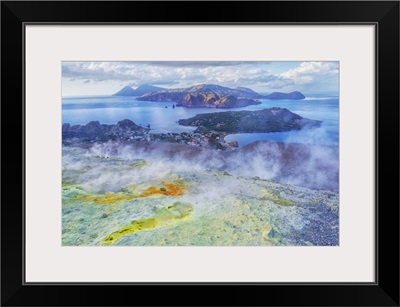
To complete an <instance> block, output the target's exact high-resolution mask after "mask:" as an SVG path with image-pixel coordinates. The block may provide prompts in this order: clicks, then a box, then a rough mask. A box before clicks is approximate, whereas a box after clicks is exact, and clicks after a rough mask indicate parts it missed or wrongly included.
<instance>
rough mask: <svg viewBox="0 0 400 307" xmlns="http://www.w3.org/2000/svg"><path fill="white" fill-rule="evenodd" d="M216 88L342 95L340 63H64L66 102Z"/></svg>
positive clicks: (63, 83)
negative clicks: (149, 90)
mask: <svg viewBox="0 0 400 307" xmlns="http://www.w3.org/2000/svg"><path fill="white" fill-rule="evenodd" d="M143 84H147V85H153V86H158V87H163V88H168V89H170V88H186V87H190V86H193V85H197V84H216V85H220V86H226V87H230V88H235V87H239V86H241V87H248V88H250V89H252V90H254V91H256V92H258V93H262V94H264V93H271V92H293V91H299V92H302V93H303V94H304V95H306V96H312V95H323V96H338V94H339V62H325V61H324V62H310V61H307V62H232V61H224V62H222V61H219V62H217V61H216V62H208V61H199V62H70V61H68V62H62V97H74V96H107V95H112V94H114V93H116V92H118V91H119V90H120V89H121V88H123V87H125V86H130V87H132V88H137V87H139V86H140V85H143Z"/></svg>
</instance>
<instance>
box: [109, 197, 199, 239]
mask: <svg viewBox="0 0 400 307" xmlns="http://www.w3.org/2000/svg"><path fill="white" fill-rule="evenodd" d="M192 211H193V207H192V205H190V204H185V203H181V202H176V203H174V204H173V205H170V206H168V207H166V208H162V209H161V210H159V211H158V212H157V214H156V215H155V216H154V217H152V218H148V219H143V220H137V221H132V223H131V225H128V226H125V227H123V228H121V229H119V230H117V231H115V232H113V233H111V234H109V235H108V236H107V237H105V238H104V239H103V243H105V244H108V245H112V244H113V243H114V242H115V241H117V240H118V239H119V238H120V237H122V236H126V235H129V234H133V233H135V232H138V231H144V230H150V229H153V228H158V227H163V226H168V225H172V224H173V223H174V222H176V221H179V220H183V219H186V218H188V217H190V214H191V212H192Z"/></svg>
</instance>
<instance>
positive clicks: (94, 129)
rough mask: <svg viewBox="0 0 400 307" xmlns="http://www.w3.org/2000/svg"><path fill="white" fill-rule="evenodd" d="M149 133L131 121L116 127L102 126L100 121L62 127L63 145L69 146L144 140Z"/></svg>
mask: <svg viewBox="0 0 400 307" xmlns="http://www.w3.org/2000/svg"><path fill="white" fill-rule="evenodd" d="M149 131H150V129H148V128H143V127H141V126H138V125H136V124H135V123H134V122H132V121H131V120H129V119H124V120H122V121H119V122H118V123H117V124H115V125H106V124H100V122H98V121H92V122H90V123H88V124H86V125H73V126H71V125H70V124H68V123H65V124H63V126H62V142H63V145H68V144H76V143H95V142H107V141H115V140H119V141H123V140H125V141H127V140H144V139H146V137H147V135H148V133H149Z"/></svg>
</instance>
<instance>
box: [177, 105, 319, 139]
mask: <svg viewBox="0 0 400 307" xmlns="http://www.w3.org/2000/svg"><path fill="white" fill-rule="evenodd" d="M178 122H179V124H180V125H183V126H195V127H199V128H198V130H197V131H204V130H205V131H209V130H212V131H219V132H225V133H254V132H281V131H290V130H300V129H306V128H316V127H320V125H321V121H318V120H311V119H307V118H303V117H301V116H300V115H297V114H295V113H292V112H290V111H289V110H288V109H285V108H277V107H274V108H270V109H264V110H259V111H235V112H232V111H227V112H217V113H205V114H197V115H196V116H194V117H192V118H189V119H180V120H179V121H178Z"/></svg>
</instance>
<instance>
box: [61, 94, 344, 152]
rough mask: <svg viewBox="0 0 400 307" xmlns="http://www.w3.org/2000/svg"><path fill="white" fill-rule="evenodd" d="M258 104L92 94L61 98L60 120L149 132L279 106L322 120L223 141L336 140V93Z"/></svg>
mask: <svg viewBox="0 0 400 307" xmlns="http://www.w3.org/2000/svg"><path fill="white" fill-rule="evenodd" d="M260 101H261V102H262V103H261V104H259V105H253V106H248V107H244V108H235V109H229V110H227V109H225V110H224V109H202V108H183V107H176V108H172V104H173V103H171V102H150V101H138V100H136V99H135V97H116V96H98V97H95V96H92V97H73V98H63V99H62V122H63V123H69V124H71V125H76V124H80V125H84V124H87V123H88V122H90V121H95V120H97V121H99V122H100V123H102V124H115V123H117V122H118V121H120V120H122V119H125V118H127V119H130V120H132V121H133V122H135V123H136V124H138V125H142V126H147V125H148V124H150V126H151V129H152V131H151V132H152V133H166V132H185V131H193V130H195V127H184V126H180V125H179V124H178V123H177V122H178V120H179V119H184V118H189V117H193V116H195V115H196V114H200V113H212V112H225V111H239V110H262V109H265V108H271V107H282V108H287V109H288V110H290V111H292V112H294V113H297V114H299V115H300V116H303V117H306V118H309V119H315V120H321V121H322V125H321V127H320V128H316V129H310V130H300V131H289V132H275V133H246V134H235V135H228V136H227V137H226V138H225V140H226V141H237V142H238V143H239V145H240V146H244V145H246V144H249V143H251V142H254V141H257V140H271V141H282V142H295V143H308V144H336V145H337V144H338V143H339V100H338V98H337V97H322V98H318V97H316V98H306V99H304V100H265V99H261V100H260Z"/></svg>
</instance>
